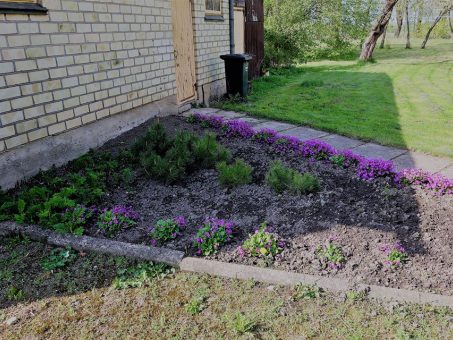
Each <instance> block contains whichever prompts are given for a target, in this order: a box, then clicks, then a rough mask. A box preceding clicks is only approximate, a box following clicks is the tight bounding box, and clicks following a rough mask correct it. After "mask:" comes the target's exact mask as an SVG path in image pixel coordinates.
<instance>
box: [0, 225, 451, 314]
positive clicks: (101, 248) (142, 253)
mask: <svg viewBox="0 0 453 340" xmlns="http://www.w3.org/2000/svg"><path fill="white" fill-rule="evenodd" d="M12 235H20V236H24V237H28V238H29V239H31V240H33V241H38V242H43V243H47V244H50V245H54V246H59V247H68V246H69V247H71V248H74V249H76V250H79V251H80V250H83V251H92V252H97V253H104V254H111V255H115V256H126V257H129V258H134V259H137V260H145V261H152V262H156V263H164V264H167V265H170V266H172V267H175V268H179V269H180V270H183V271H186V272H194V273H205V274H209V275H215V276H220V277H225V278H233V279H241V280H250V279H253V280H256V281H258V282H262V283H270V284H277V285H285V286H294V285H296V284H305V285H316V286H318V287H319V288H322V289H325V290H329V291H332V292H347V291H350V290H351V289H353V290H356V291H365V292H367V296H368V297H370V298H375V299H378V300H386V301H395V302H400V303H417V304H431V305H435V306H443V307H450V308H453V296H449V295H440V294H431V293H424V292H417V291H412V290H407V289H396V288H388V287H382V286H375V285H366V284H356V285H353V284H351V282H350V281H349V280H347V279H339V278H332V277H322V276H317V275H308V274H300V273H294V272H287V271H282V270H275V269H268V268H260V267H255V266H247V265H241V264H235V263H225V262H219V261H213V260H206V259H202V258H195V257H185V254H184V252H181V251H176V250H171V249H167V248H161V247H151V246H143V245H137V244H131V243H126V242H118V241H113V240H109V239H99V238H95V237H90V236H73V235H67V234H59V233H56V232H54V231H51V230H45V229H43V228H40V227H38V226H33V225H19V224H17V223H15V222H2V223H0V236H2V237H6V236H12Z"/></svg>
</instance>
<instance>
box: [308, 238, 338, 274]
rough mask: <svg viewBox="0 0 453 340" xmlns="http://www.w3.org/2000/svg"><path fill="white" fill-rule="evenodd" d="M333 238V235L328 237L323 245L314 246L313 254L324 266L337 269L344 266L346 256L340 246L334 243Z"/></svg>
mask: <svg viewBox="0 0 453 340" xmlns="http://www.w3.org/2000/svg"><path fill="white" fill-rule="evenodd" d="M335 240H336V238H335V237H331V238H329V239H328V240H327V242H326V243H325V244H324V245H319V246H318V247H317V248H316V250H315V254H316V255H317V257H318V258H319V260H320V261H321V264H322V265H323V267H324V268H328V269H333V270H338V269H341V268H342V267H343V266H344V264H345V262H346V257H345V256H344V254H343V250H342V249H341V247H340V246H339V245H336V244H335V243H334V241H335Z"/></svg>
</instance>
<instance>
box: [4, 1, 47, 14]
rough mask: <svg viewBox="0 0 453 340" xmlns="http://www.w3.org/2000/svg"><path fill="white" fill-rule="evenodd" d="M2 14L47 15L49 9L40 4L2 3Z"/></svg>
mask: <svg viewBox="0 0 453 340" xmlns="http://www.w3.org/2000/svg"><path fill="white" fill-rule="evenodd" d="M0 13H1V14H46V13H47V8H45V7H43V6H41V5H38V4H25V3H19V2H11V3H3V2H2V3H0Z"/></svg>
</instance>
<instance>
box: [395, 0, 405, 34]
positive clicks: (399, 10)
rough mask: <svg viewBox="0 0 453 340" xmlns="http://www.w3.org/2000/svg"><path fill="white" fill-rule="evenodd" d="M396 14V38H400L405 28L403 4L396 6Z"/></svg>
mask: <svg viewBox="0 0 453 340" xmlns="http://www.w3.org/2000/svg"><path fill="white" fill-rule="evenodd" d="M395 12H396V29H395V38H399V37H400V34H401V30H402V28H403V19H404V9H403V7H402V6H401V4H398V5H396V6H395Z"/></svg>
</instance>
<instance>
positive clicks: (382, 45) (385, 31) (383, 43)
mask: <svg viewBox="0 0 453 340" xmlns="http://www.w3.org/2000/svg"><path fill="white" fill-rule="evenodd" d="M386 35H387V26H385V28H384V33H383V34H382V39H381V45H380V46H379V48H384V46H385V37H386Z"/></svg>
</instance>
